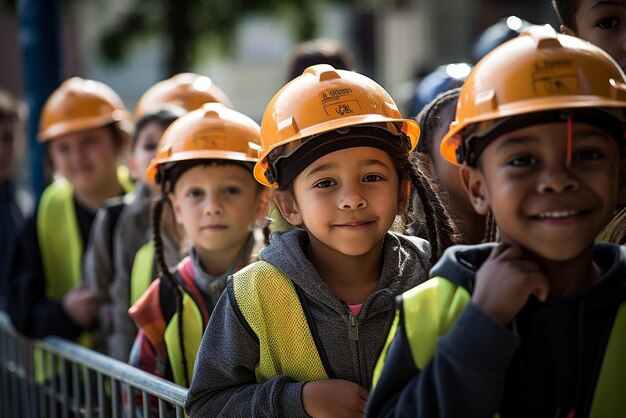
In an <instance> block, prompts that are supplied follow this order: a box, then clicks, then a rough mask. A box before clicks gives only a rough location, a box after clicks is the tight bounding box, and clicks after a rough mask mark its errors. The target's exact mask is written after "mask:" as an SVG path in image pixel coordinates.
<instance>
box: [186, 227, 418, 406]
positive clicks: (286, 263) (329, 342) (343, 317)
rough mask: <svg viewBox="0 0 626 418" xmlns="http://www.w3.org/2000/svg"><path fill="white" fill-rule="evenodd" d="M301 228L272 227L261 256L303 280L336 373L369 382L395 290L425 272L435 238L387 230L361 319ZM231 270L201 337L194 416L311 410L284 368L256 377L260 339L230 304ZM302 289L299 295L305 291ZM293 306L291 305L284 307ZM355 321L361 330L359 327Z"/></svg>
mask: <svg viewBox="0 0 626 418" xmlns="http://www.w3.org/2000/svg"><path fill="white" fill-rule="evenodd" d="M307 245H308V235H307V233H306V232H304V231H300V230H298V231H289V232H284V233H274V234H272V237H271V241H270V246H269V247H267V248H266V249H264V250H263V251H261V253H260V254H259V259H260V260H263V261H267V262H269V263H271V264H273V265H274V266H276V267H277V268H278V269H280V270H281V271H282V272H284V273H285V274H286V275H287V276H288V277H289V278H291V279H292V280H293V282H294V285H295V286H297V287H299V288H300V290H301V291H302V292H301V295H304V296H303V297H304V298H305V299H306V300H304V301H302V302H303V304H307V305H308V307H309V309H310V314H311V318H312V322H313V323H312V324H309V325H310V326H313V327H315V330H314V332H315V331H316V332H317V334H318V336H319V341H320V343H321V346H322V347H323V351H324V353H320V354H321V356H322V357H323V356H324V354H325V357H326V359H327V365H328V366H329V367H330V369H331V370H330V371H329V374H330V375H331V376H330V377H331V378H338V379H345V380H349V381H352V382H355V383H357V384H359V385H361V386H363V387H364V388H366V389H369V388H370V384H371V379H372V374H373V371H374V366H375V364H376V360H377V357H378V354H379V351H380V348H381V347H382V345H383V343H384V338H385V336H386V333H385V330H386V327H387V325H388V321H389V320H390V319H391V318H392V315H391V314H392V312H393V300H394V296H396V295H398V294H400V293H402V292H404V291H405V290H408V289H410V288H412V287H414V286H416V285H417V284H419V283H421V282H422V281H424V280H425V279H426V278H427V275H428V269H429V267H430V265H429V260H430V245H429V243H428V242H427V241H425V240H423V239H421V238H415V237H406V236H403V235H397V234H393V233H387V235H386V236H385V241H384V245H383V267H382V272H381V277H380V280H379V283H378V288H377V289H376V290H375V291H374V292H373V293H372V294H370V295H369V296H368V298H367V300H366V301H365V303H364V304H363V308H362V310H361V312H360V314H359V315H358V316H357V317H356V325H355V324H353V325H352V327H351V325H350V319H351V314H350V310H349V308H348V306H347V305H346V304H345V303H344V302H342V301H341V300H339V299H338V298H337V296H335V295H334V294H333V292H332V291H331V290H330V288H329V287H328V286H327V285H326V283H325V282H324V281H323V280H322V279H321V278H320V276H319V274H318V272H317V271H316V270H315V268H314V267H313V265H312V264H311V263H310V262H309V260H308V259H307V258H306V256H305V253H304V251H303V249H304V248H306V246H307ZM232 289H233V287H232V277H231V278H229V280H228V284H227V291H226V292H224V293H223V295H222V297H221V298H220V300H219V302H218V304H217V306H216V307H215V310H214V312H213V315H212V316H211V320H210V322H209V325H208V328H207V330H206V332H205V334H204V337H203V339H202V343H201V345H200V350H199V352H198V357H197V359H196V364H195V369H194V376H193V379H192V382H191V387H190V389H189V394H188V397H187V404H186V406H185V407H186V409H187V411H188V413H189V414H190V415H191V416H198V417H208V416H210V417H217V416H228V417H233V416H241V417H251V416H267V417H276V416H279V417H306V416H307V414H306V413H305V411H304V408H303V405H302V396H301V394H302V387H303V386H304V384H305V382H295V381H294V380H293V379H291V378H289V377H287V376H284V375H283V376H276V377H275V378H273V379H270V380H269V381H267V382H264V383H257V382H256V378H255V367H256V366H257V364H258V362H259V344H258V341H257V340H255V338H253V336H252V335H250V334H249V332H248V330H247V328H249V327H247V324H246V325H244V324H242V323H241V321H242V319H240V318H241V317H240V316H238V315H237V311H236V309H235V308H234V307H233V304H234V303H236V302H235V300H234V297H233V296H232V291H233V290H232ZM301 297H302V296H301ZM287 308H288V307H287ZM355 326H356V333H355Z"/></svg>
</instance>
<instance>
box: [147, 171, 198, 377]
mask: <svg viewBox="0 0 626 418" xmlns="http://www.w3.org/2000/svg"><path fill="white" fill-rule="evenodd" d="M163 185H164V186H163V187H162V192H163V193H162V194H161V196H160V197H159V198H157V199H156V200H155V201H154V203H153V205H152V240H153V241H154V255H155V258H156V262H157V266H158V268H159V271H160V273H161V274H160V275H161V277H164V278H165V280H167V283H168V284H169V286H170V287H171V288H172V290H173V291H174V294H175V295H176V312H177V313H178V342H179V344H180V349H181V355H182V360H183V376H184V385H185V387H189V383H190V380H189V373H188V371H187V356H186V355H185V339H184V336H183V292H182V291H181V290H180V287H179V284H178V281H177V280H176V277H174V274H173V273H172V271H171V270H170V268H169V266H168V265H167V262H166V261H165V249H164V245H163V237H162V235H161V218H162V215H163V206H164V205H167V204H169V199H168V197H167V194H166V192H165V183H163Z"/></svg>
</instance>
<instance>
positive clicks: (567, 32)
mask: <svg viewBox="0 0 626 418" xmlns="http://www.w3.org/2000/svg"><path fill="white" fill-rule="evenodd" d="M559 30H560V31H561V33H562V34H564V35H570V36H578V35H576V32H574V31H573V30H572V29H570V27H569V26H565V25H561V27H560V28H559Z"/></svg>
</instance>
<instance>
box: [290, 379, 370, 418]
mask: <svg viewBox="0 0 626 418" xmlns="http://www.w3.org/2000/svg"><path fill="white" fill-rule="evenodd" d="M367 395H368V392H367V391H366V390H365V389H363V388H362V387H361V386H359V385H357V384H356V383H352V382H349V381H347V380H341V379H331V380H316V381H313V382H307V383H306V384H305V385H304V387H303V388H302V403H303V404H304V410H305V411H306V413H307V414H309V415H310V416H312V417H313V418H323V417H338V418H340V417H362V416H363V415H364V414H365V404H366V403H367Z"/></svg>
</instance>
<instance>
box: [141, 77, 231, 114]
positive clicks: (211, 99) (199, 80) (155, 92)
mask: <svg viewBox="0 0 626 418" xmlns="http://www.w3.org/2000/svg"><path fill="white" fill-rule="evenodd" d="M205 103H222V104H223V105H224V106H226V107H230V108H232V107H233V106H232V104H231V102H230V99H229V98H228V96H226V93H224V92H223V91H222V89H220V88H219V87H218V86H217V85H216V84H215V83H214V82H213V80H211V79H210V78H209V77H207V76H204V75H200V74H196V73H178V74H176V75H173V76H172V77H170V78H168V79H166V80H162V81H159V82H158V83H156V84H154V85H153V86H151V87H150V88H149V89H148V90H146V92H145V93H144V94H143V95H142V96H141V98H140V99H139V101H138V102H137V106H136V107H135V116H136V117H137V118H140V117H142V116H143V115H145V114H147V113H152V112H154V111H158V110H159V109H160V108H161V107H162V106H163V105H174V106H179V107H182V108H183V109H186V110H187V111H189V112H190V111H192V110H195V109H197V108H199V107H200V106H202V105H203V104H205Z"/></svg>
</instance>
